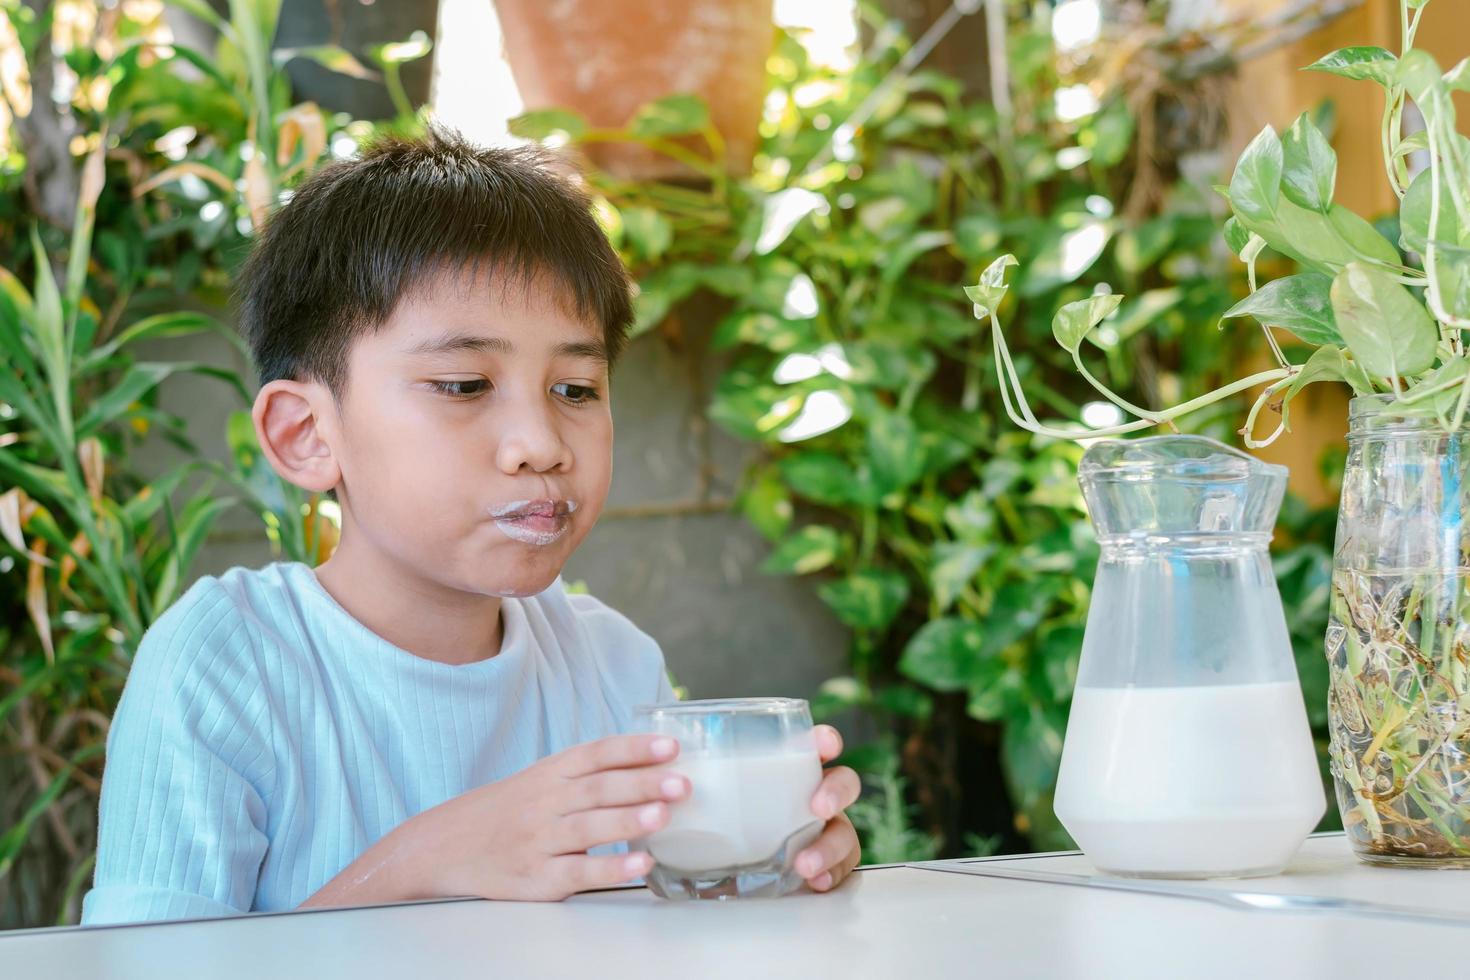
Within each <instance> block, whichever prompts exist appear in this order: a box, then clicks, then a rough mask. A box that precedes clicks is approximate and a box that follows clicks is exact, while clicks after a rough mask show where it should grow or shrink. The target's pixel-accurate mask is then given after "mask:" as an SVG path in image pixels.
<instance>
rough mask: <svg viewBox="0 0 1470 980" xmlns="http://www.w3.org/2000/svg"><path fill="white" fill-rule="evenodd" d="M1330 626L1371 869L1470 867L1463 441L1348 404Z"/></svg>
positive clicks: (1349, 763) (1346, 788)
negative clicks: (1346, 454) (1346, 451)
mask: <svg viewBox="0 0 1470 980" xmlns="http://www.w3.org/2000/svg"><path fill="white" fill-rule="evenodd" d="M1349 420H1350V422H1349V432H1348V458H1347V468H1346V471H1345V472H1344V474H1343V488H1342V505H1341V508H1340V509H1339V511H1338V519H1337V546H1336V550H1335V553H1334V560H1333V576H1332V613H1331V619H1330V621H1329V623H1328V627H1327V662H1328V673H1329V678H1330V688H1329V694H1328V715H1329V724H1330V726H1331V765H1332V775H1333V781H1334V783H1335V785H1336V788H1337V801H1338V807H1339V809H1340V810H1341V812H1342V820H1343V826H1344V827H1345V828H1346V830H1347V834H1348V838H1349V839H1350V840H1351V841H1352V844H1353V848H1354V849H1355V850H1356V852H1357V854H1358V856H1359V857H1360V858H1361V859H1362V860H1364V861H1366V862H1368V863H1370V864H1386V865H1396V866H1404V867H1470V688H1467V682H1470V589H1467V586H1470V555H1467V547H1470V536H1467V535H1466V533H1465V528H1464V515H1465V501H1466V495H1467V491H1470V483H1467V480H1466V475H1467V474H1466V468H1467V465H1470V433H1467V432H1458V433H1454V434H1450V433H1448V432H1446V431H1445V429H1444V428H1443V426H1442V425H1441V423H1440V422H1439V420H1438V418H1437V417H1436V416H1435V415H1434V413H1433V412H1432V411H1431V410H1429V409H1427V408H1425V409H1419V410H1416V409H1414V408H1412V407H1410V406H1403V405H1396V404H1395V402H1394V400H1393V398H1392V396H1389V395H1375V396H1365V397H1361V398H1355V399H1354V400H1353V402H1352V405H1351V408H1350V411H1349Z"/></svg>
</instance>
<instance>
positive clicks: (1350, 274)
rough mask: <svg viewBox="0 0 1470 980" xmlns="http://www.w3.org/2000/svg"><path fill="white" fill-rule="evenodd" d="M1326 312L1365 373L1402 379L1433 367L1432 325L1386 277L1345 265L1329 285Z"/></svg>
mask: <svg viewBox="0 0 1470 980" xmlns="http://www.w3.org/2000/svg"><path fill="white" fill-rule="evenodd" d="M1332 311H1333V314H1334V315H1335V316H1336V318H1337V329H1338V331H1339V332H1340V333H1341V334H1342V336H1343V339H1344V340H1346V341H1347V345H1348V349H1349V350H1351V351H1352V352H1353V356H1354V357H1355V358H1356V359H1357V360H1358V362H1359V363H1360V364H1362V365H1363V367H1364V368H1365V369H1367V371H1368V373H1370V374H1373V375H1376V376H1378V377H1384V378H1388V377H1395V376H1397V377H1405V376H1408V375H1415V374H1421V373H1423V372H1424V371H1427V370H1429V369H1430V368H1431V367H1433V366H1434V355H1435V347H1436V345H1437V344H1438V341H1439V332H1438V330H1436V328H1435V325H1434V321H1433V320H1432V319H1430V317H1429V313H1428V311H1426V310H1425V309H1424V305H1423V304H1422V303H1420V302H1419V301H1418V300H1417V299H1415V298H1414V294H1413V293H1411V292H1409V291H1408V290H1407V289H1405V288H1404V287H1403V286H1401V285H1400V284H1399V283H1398V281H1397V280H1395V279H1394V278H1393V277H1392V276H1390V275H1389V274H1388V273H1386V272H1381V271H1379V270H1378V269H1375V268H1373V267H1372V266H1369V265H1364V264H1363V263H1361V262H1350V263H1348V265H1347V266H1346V267H1344V268H1343V270H1342V271H1341V272H1340V273H1338V274H1337V277H1336V278H1335V279H1334V280H1333V281H1332Z"/></svg>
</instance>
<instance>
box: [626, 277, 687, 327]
mask: <svg viewBox="0 0 1470 980" xmlns="http://www.w3.org/2000/svg"><path fill="white" fill-rule="evenodd" d="M699 284H700V273H699V267H698V266H695V265H691V264H688V263H684V262H676V263H674V264H672V265H666V266H662V267H660V268H658V269H655V270H654V271H653V272H652V273H650V274H649V275H647V276H644V277H643V279H642V280H640V281H639V283H638V295H637V296H636V297H635V298H634V303H633V306H634V309H635V311H636V316H635V318H634V320H633V326H632V327H631V328H629V330H628V337H629V338H630V339H631V338H633V337H638V336H641V335H643V334H645V333H647V332H648V331H650V330H652V329H653V328H654V327H656V326H658V325H659V324H660V323H663V322H664V320H665V319H667V318H668V315H669V311H670V310H672V309H673V308H674V307H675V306H677V305H678V304H679V303H682V302H683V301H684V300H685V299H688V298H689V295H690V294H691V293H693V292H694V291H695V290H696V289H698V288H699Z"/></svg>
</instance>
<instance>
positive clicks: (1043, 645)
mask: <svg viewBox="0 0 1470 980" xmlns="http://www.w3.org/2000/svg"><path fill="white" fill-rule="evenodd" d="M1081 654H1082V627H1080V626H1058V627H1056V628H1054V629H1050V630H1047V631H1046V632H1045V633H1044V634H1043V635H1042V637H1041V641H1040V643H1038V644H1037V649H1036V655H1037V656H1038V657H1040V659H1041V672H1042V676H1043V677H1044V678H1045V679H1046V686H1047V687H1049V688H1051V693H1052V700H1053V701H1055V702H1056V703H1057V704H1065V703H1066V702H1068V701H1070V700H1072V690H1073V688H1075V687H1076V686H1077V664H1078V661H1079V659H1080V658H1081Z"/></svg>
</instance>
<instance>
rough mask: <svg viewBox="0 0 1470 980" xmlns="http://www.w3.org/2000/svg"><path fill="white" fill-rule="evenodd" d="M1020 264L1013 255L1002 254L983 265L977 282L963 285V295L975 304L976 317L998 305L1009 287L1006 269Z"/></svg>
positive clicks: (987, 312)
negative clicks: (983, 269) (983, 267)
mask: <svg viewBox="0 0 1470 980" xmlns="http://www.w3.org/2000/svg"><path fill="white" fill-rule="evenodd" d="M1020 264H1021V263H1019V262H1017V261H1016V257H1015V256H1014V255H1011V254H1009V253H1007V254H1006V255H1002V256H1001V257H1000V258H998V259H996V260H995V261H993V262H991V263H990V264H989V265H988V266H986V267H985V271H984V272H982V273H980V281H979V282H978V283H976V284H975V285H973V286H966V287H965V295H966V296H968V297H969V298H970V302H971V303H974V304H975V316H976V317H983V316H987V315H989V314H990V313H991V312H992V311H993V310H995V309H997V308H998V307H999V306H1000V301H1001V300H1002V299H1004V298H1005V294H1006V289H1008V288H1009V287H1007V286H1006V270H1007V269H1009V268H1010V267H1011V266H1015V265H1020Z"/></svg>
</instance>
